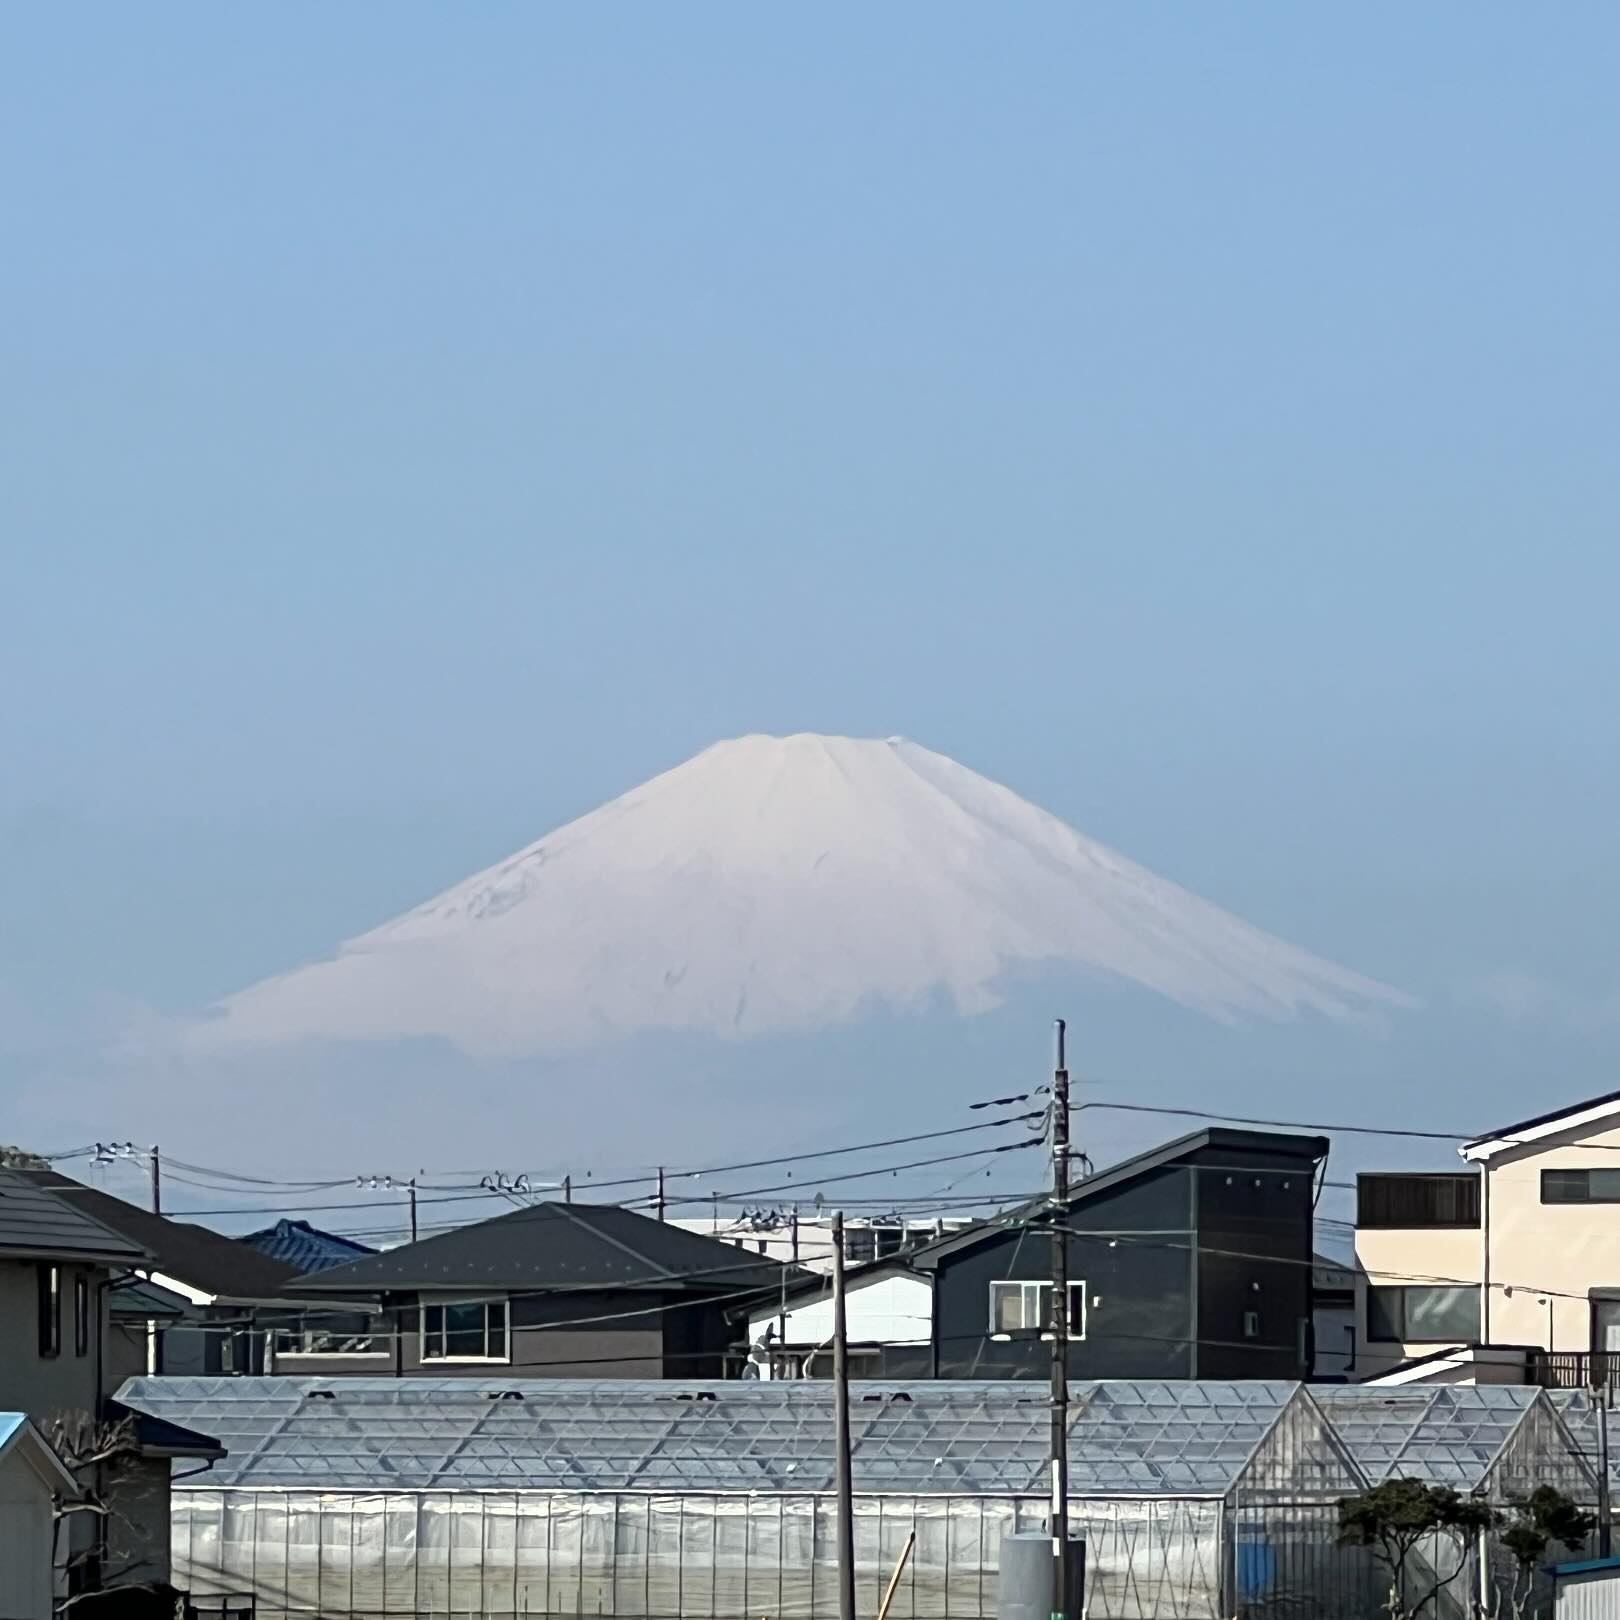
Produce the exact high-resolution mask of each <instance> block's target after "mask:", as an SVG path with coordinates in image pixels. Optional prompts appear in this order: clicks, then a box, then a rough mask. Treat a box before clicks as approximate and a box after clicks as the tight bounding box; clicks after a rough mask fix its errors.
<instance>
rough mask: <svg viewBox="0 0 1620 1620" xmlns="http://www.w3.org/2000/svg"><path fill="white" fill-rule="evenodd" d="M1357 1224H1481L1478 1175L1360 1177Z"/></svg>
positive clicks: (1398, 1225)
mask: <svg viewBox="0 0 1620 1620" xmlns="http://www.w3.org/2000/svg"><path fill="white" fill-rule="evenodd" d="M1356 1225H1357V1226H1363V1227H1368V1228H1378V1227H1402V1226H1461V1227H1477V1226H1478V1225H1479V1177H1478V1176H1477V1175H1437V1176H1428V1175H1424V1176H1398V1175H1362V1176H1357V1177H1356Z"/></svg>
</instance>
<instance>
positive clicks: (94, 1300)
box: [0, 1260, 106, 1425]
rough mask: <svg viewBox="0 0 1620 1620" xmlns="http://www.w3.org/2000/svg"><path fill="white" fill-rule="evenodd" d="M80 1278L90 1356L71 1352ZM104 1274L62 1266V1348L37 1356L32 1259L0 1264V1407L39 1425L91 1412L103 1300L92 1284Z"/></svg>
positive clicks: (36, 1280) (36, 1283)
mask: <svg viewBox="0 0 1620 1620" xmlns="http://www.w3.org/2000/svg"><path fill="white" fill-rule="evenodd" d="M80 1273H83V1274H84V1276H85V1277H86V1278H87V1279H88V1282H89V1286H90V1309H91V1313H92V1325H91V1333H90V1344H89V1348H88V1353H87V1354H85V1355H83V1356H78V1355H75V1354H74V1350H73V1279H74V1278H75V1276H77V1275H79V1274H80ZM105 1276H106V1272H105V1271H102V1270H99V1269H96V1268H92V1267H84V1266H70V1265H64V1266H63V1267H62V1349H61V1353H60V1354H59V1355H56V1356H52V1357H42V1356H41V1355H40V1353H39V1273H38V1269H37V1266H36V1263H35V1262H34V1261H32V1260H0V1407H5V1408H6V1409H8V1410H11V1411H20V1412H26V1413H27V1414H28V1415H29V1417H31V1418H33V1419H34V1420H35V1422H37V1423H40V1424H42V1425H43V1423H44V1422H45V1421H46V1420H47V1419H49V1418H51V1417H54V1416H56V1415H57V1414H58V1413H62V1412H94V1411H95V1410H96V1407H97V1399H98V1396H99V1393H100V1392H99V1390H98V1389H97V1387H96V1376H97V1371H98V1357H97V1354H96V1350H97V1344H96V1326H97V1325H96V1323H95V1320H94V1318H95V1314H96V1308H97V1306H98V1305H101V1304H102V1297H101V1296H100V1295H99V1294H98V1293H97V1290H96V1283H97V1282H98V1281H99V1280H100V1279H101V1278H103V1277H105Z"/></svg>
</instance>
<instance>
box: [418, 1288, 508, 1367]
mask: <svg viewBox="0 0 1620 1620" xmlns="http://www.w3.org/2000/svg"><path fill="white" fill-rule="evenodd" d="M453 1305H481V1306H482V1307H483V1310H484V1350H485V1354H483V1355H481V1356H449V1355H434V1354H432V1352H431V1351H429V1349H428V1341H429V1340H430V1339H431V1338H433V1337H435V1336H436V1337H437V1338H438V1340H439V1342H440V1343H441V1344H443V1343H445V1342H446V1340H447V1337H448V1335H447V1333H446V1329H445V1326H444V1317H443V1315H442V1314H441V1315H440V1317H439V1326H438V1329H437V1333H436V1334H435V1332H434V1330H433V1329H431V1328H429V1326H428V1314H429V1312H432V1311H439V1312H441V1313H442V1312H443V1311H444V1310H445V1308H446V1307H447V1306H453ZM417 1310H418V1313H419V1314H418V1319H417V1354H418V1358H419V1359H420V1360H421V1361H422V1362H423V1363H424V1364H426V1363H428V1362H433V1363H435V1364H436V1365H439V1366H444V1365H446V1364H448V1365H452V1366H453V1365H455V1364H457V1363H460V1364H462V1365H463V1366H465V1365H469V1364H473V1365H482V1366H494V1367H501V1366H508V1365H510V1364H511V1360H512V1310H511V1302H510V1301H509V1300H504V1299H482V1300H479V1299H456V1298H454V1297H453V1296H451V1297H448V1298H442V1299H423V1300H418V1302H417ZM497 1310H498V1311H499V1312H500V1313H501V1327H502V1329H503V1333H502V1338H503V1340H504V1341H505V1344H506V1349H505V1351H504V1352H503V1353H502V1354H500V1355H498V1356H492V1355H490V1354H488V1350H489V1327H490V1313H491V1312H492V1311H497Z"/></svg>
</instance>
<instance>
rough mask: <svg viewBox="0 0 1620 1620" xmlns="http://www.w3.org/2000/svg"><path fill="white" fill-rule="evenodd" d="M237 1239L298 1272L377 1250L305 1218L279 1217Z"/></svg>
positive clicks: (341, 1263)
mask: <svg viewBox="0 0 1620 1620" xmlns="http://www.w3.org/2000/svg"><path fill="white" fill-rule="evenodd" d="M237 1241H238V1242H239V1243H245V1244H247V1246H248V1247H249V1248H250V1249H257V1250H258V1252H259V1253H260V1254H262V1255H266V1256H268V1257H269V1258H270V1259H272V1260H278V1261H280V1262H281V1264H282V1265H284V1266H291V1267H292V1268H293V1270H294V1271H297V1272H310V1271H327V1270H329V1269H330V1268H331V1267H333V1266H346V1265H348V1264H349V1262H350V1261H351V1260H363V1259H364V1258H365V1257H366V1256H367V1255H368V1254H375V1253H376V1252H377V1251H376V1250H375V1249H373V1248H372V1247H371V1246H370V1245H369V1244H366V1243H356V1242H355V1241H354V1239H353V1238H346V1237H340V1236H339V1235H338V1234H337V1233H336V1232H323V1231H321V1229H320V1228H319V1227H318V1226H311V1225H310V1223H309V1222H308V1221H289V1220H280V1221H277V1222H276V1224H275V1225H274V1226H267V1227H265V1229H264V1230H263V1231H262V1232H249V1233H248V1234H247V1235H246V1236H245V1237H242V1238H238V1239H237Z"/></svg>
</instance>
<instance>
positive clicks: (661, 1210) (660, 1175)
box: [658, 1165, 665, 1220]
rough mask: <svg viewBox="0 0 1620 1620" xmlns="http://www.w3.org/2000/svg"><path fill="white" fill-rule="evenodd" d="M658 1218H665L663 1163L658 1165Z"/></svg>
mask: <svg viewBox="0 0 1620 1620" xmlns="http://www.w3.org/2000/svg"><path fill="white" fill-rule="evenodd" d="M658 1218H659V1220H663V1219H664V1218H665V1216H664V1167H663V1165H659V1167H658Z"/></svg>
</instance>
